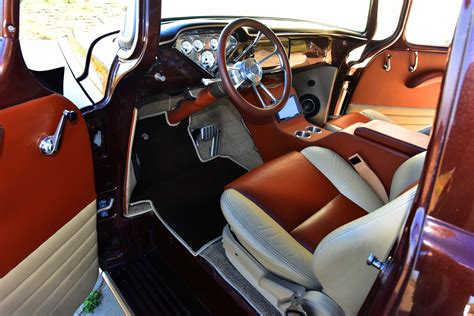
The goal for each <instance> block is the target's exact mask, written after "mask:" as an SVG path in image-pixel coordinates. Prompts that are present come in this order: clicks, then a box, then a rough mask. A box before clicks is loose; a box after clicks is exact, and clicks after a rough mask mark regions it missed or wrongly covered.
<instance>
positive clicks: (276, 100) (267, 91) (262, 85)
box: [259, 82, 279, 105]
mask: <svg viewBox="0 0 474 316" xmlns="http://www.w3.org/2000/svg"><path fill="white" fill-rule="evenodd" d="M259 87H260V88H262V90H263V91H265V93H266V94H267V95H268V96H269V97H270V99H272V105H275V104H277V103H278V101H279V100H278V99H277V98H275V96H274V95H273V94H272V93H271V91H270V90H269V89H268V88H267V87H266V86H265V85H264V84H263V83H262V82H260V84H259Z"/></svg>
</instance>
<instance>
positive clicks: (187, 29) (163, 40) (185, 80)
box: [141, 18, 364, 96]
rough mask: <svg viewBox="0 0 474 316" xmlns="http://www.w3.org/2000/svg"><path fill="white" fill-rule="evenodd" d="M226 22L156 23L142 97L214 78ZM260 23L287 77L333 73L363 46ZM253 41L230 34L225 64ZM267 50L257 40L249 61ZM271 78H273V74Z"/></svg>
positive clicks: (249, 33) (314, 31)
mask: <svg viewBox="0 0 474 316" xmlns="http://www.w3.org/2000/svg"><path fill="white" fill-rule="evenodd" d="M230 21H232V18H229V19H227V18H212V19H211V18H209V19H207V18H206V19H205V18H196V19H192V18H191V19H178V20H170V21H165V22H162V24H161V30H160V32H161V35H160V43H159V48H158V51H157V54H156V57H155V60H154V62H153V64H152V65H151V67H150V68H149V70H148V72H147V74H146V75H145V78H144V81H143V83H142V86H141V94H142V96H148V95H153V94H156V93H162V92H165V93H171V94H173V93H177V94H178V93H181V92H182V91H183V90H186V89H192V88H196V87H201V86H202V81H201V80H202V79H203V78H215V77H217V76H218V69H217V51H216V49H217V42H218V40H219V36H220V33H221V31H222V29H223V28H224V27H225V26H226V25H227V23H229V22H230ZM261 22H263V23H265V24H266V25H267V26H269V27H270V28H271V29H272V30H273V31H274V32H275V33H276V34H277V36H278V38H279V39H280V41H281V43H282V44H283V47H284V48H285V51H286V53H287V56H288V60H289V63H290V66H291V69H292V70H293V71H297V70H300V69H301V70H304V69H307V68H310V67H315V66H318V65H332V66H335V67H338V66H339V65H340V64H341V63H342V62H343V60H344V58H345V57H346V55H347V52H348V51H350V50H352V49H354V48H355V47H358V46H360V45H361V43H362V42H363V41H364V39H363V38H361V37H359V36H357V35H355V34H350V33H347V31H342V30H340V31H338V30H336V31H331V32H329V31H328V30H327V29H325V28H323V27H321V28H305V27H303V26H302V25H301V23H300V22H294V21H291V20H289V21H284V22H282V21H279V20H272V19H266V20H261ZM255 37H256V32H255V30H253V29H251V28H246V27H244V28H241V29H238V30H236V31H235V32H234V33H233V34H232V35H231V37H230V38H229V41H228V43H227V50H228V51H227V56H228V58H229V59H232V58H235V57H236V56H238V55H239V54H240V53H241V52H242V51H243V50H244V49H245V48H246V47H247V46H248V45H249V44H251V43H252V42H253V41H254V39H255ZM273 49H274V48H273V45H272V44H271V43H270V42H269V41H267V40H265V38H263V39H261V40H260V41H259V42H258V45H257V46H256V48H255V50H254V52H253V55H254V57H255V58H256V59H258V60H260V59H262V58H263V57H265V56H267V55H268V54H269V53H271V52H272V51H273ZM279 62H280V61H279V58H278V57H277V56H273V58H269V59H267V60H266V62H265V63H264V64H263V65H262V66H263V68H264V69H271V68H275V70H277V68H278V67H276V66H278V65H279ZM274 75H275V76H279V73H278V71H275V73H274ZM308 84H309V83H308Z"/></svg>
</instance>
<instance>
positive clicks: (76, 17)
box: [20, 0, 128, 40]
mask: <svg viewBox="0 0 474 316" xmlns="http://www.w3.org/2000/svg"><path fill="white" fill-rule="evenodd" d="M127 2H128V1H127V0H23V1H21V6H20V19H21V21H20V24H21V27H20V38H22V39H27V40H32V39H40V40H51V39H57V38H59V37H62V36H65V35H66V34H68V33H69V32H72V31H74V33H75V34H77V33H78V32H79V33H86V34H92V33H100V34H102V33H105V32H107V31H109V30H118V29H120V28H121V27H122V25H123V23H124V19H125V13H126V3H127Z"/></svg>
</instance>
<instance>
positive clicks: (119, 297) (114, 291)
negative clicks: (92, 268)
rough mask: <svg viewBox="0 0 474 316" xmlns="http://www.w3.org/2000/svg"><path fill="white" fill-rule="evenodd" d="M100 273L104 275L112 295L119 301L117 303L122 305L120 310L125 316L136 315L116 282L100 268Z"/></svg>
mask: <svg viewBox="0 0 474 316" xmlns="http://www.w3.org/2000/svg"><path fill="white" fill-rule="evenodd" d="M99 273H100V274H101V275H102V278H103V279H104V281H105V283H106V284H107V286H108V287H109V289H110V292H112V295H113V296H114V297H115V299H116V300H117V303H118V304H119V305H120V308H121V309H122V311H123V313H124V314H125V316H132V315H134V313H133V312H132V309H131V308H130V306H129V305H128V304H127V301H126V300H125V298H124V297H123V295H122V293H121V292H120V290H119V289H118V288H117V286H116V285H115V283H114V281H113V280H112V279H111V278H110V276H109V274H108V273H107V272H106V271H102V269H100V268H99Z"/></svg>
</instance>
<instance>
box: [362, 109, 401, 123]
mask: <svg viewBox="0 0 474 316" xmlns="http://www.w3.org/2000/svg"><path fill="white" fill-rule="evenodd" d="M360 114H362V115H365V116H367V117H368V118H369V119H371V120H372V121H373V120H380V121H385V122H389V123H394V122H393V121H392V120H391V119H390V118H389V117H388V116H386V115H384V114H382V113H380V112H379V111H375V110H372V109H364V110H362V111H361V112H360Z"/></svg>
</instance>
